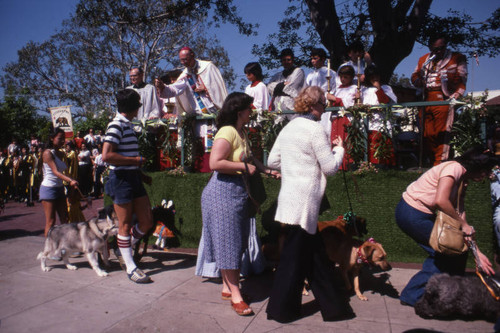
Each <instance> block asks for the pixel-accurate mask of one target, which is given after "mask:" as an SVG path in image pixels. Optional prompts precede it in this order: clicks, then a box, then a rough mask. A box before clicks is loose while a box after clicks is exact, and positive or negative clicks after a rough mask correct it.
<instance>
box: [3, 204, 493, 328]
mask: <svg viewBox="0 0 500 333" xmlns="http://www.w3.org/2000/svg"><path fill="white" fill-rule="evenodd" d="M14 205H21V204H12V203H9V204H8V205H7V209H6V211H4V212H3V214H2V215H1V216H0V239H2V241H0V253H1V256H0V297H1V299H2V302H1V303H0V320H1V322H0V332H34V331H36V332H56V333H57V332H92V333H95V332H167V331H168V332H180V331H184V332H198V331H205V332H226V331H229V332H245V331H247V332H269V331H281V332H307V331H315V332H318V331H319V332H326V331H336V332H408V331H412V332H417V331H418V332H422V331H424V332H425V331H427V332H493V324H492V323H488V322H485V321H470V322H467V321H460V320H453V321H439V320H425V319H421V318H420V317H418V316H417V315H415V313H414V311H413V308H410V307H407V306H402V305H400V303H399V300H398V295H399V291H401V289H402V288H403V287H404V285H405V284H406V283H407V281H408V280H409V278H410V277H411V276H412V275H413V274H415V272H416V270H415V269H403V268H393V269H392V270H391V271H389V272H386V273H378V274H371V273H370V272H369V271H368V270H366V271H364V273H363V275H362V276H361V283H362V289H364V290H365V291H364V294H365V295H366V296H367V297H368V299H369V301H368V302H362V301H360V300H358V299H357V298H356V297H355V296H352V297H351V306H352V307H353V310H354V312H355V313H356V318H354V319H351V320H345V321H340V322H323V321H322V319H321V315H320V313H319V311H318V306H317V304H316V302H315V301H314V297H313V296H312V294H311V295H310V296H305V297H303V302H304V306H303V314H304V317H303V318H302V319H300V320H298V321H295V322H293V323H290V324H280V323H277V322H275V321H270V320H267V318H266V313H265V308H266V305H267V300H268V294H269V290H270V288H271V285H272V274H271V273H266V274H263V275H261V276H258V277H252V278H249V279H247V280H246V281H243V282H242V285H243V292H244V293H245V294H247V295H249V297H250V298H251V306H252V308H253V310H254V311H255V315H254V316H252V317H239V316H237V315H236V314H235V313H234V311H233V310H232V309H231V306H230V302H229V301H224V300H222V299H221V298H220V292H221V286H220V285H218V284H216V283H213V282H208V281H206V280H204V279H202V278H200V277H197V276H195V275H194V269H195V264H196V257H195V256H194V255H192V254H187V253H172V252H164V251H151V252H150V255H148V256H146V257H144V258H143V260H142V261H141V263H140V266H141V267H142V268H143V269H144V270H145V271H146V272H147V273H148V274H149V275H150V276H151V277H152V278H153V280H154V283H152V284H149V285H137V284H134V283H132V282H130V281H129V280H128V279H127V276H126V274H125V273H124V272H123V271H121V270H120V268H119V265H118V263H117V261H116V259H115V258H114V256H112V265H111V268H110V269H108V272H110V275H109V276H108V277H104V278H100V277H98V276H97V275H96V274H95V272H94V271H93V270H92V269H91V268H90V266H89V264H88V263H87V261H86V260H85V259H84V258H83V257H80V258H75V259H70V261H71V262H72V263H76V265H77V266H78V267H79V269H78V270H77V271H70V270H68V269H66V268H65V267H64V265H63V264H62V262H55V261H48V264H49V265H50V266H52V267H53V270H52V271H50V272H47V273H45V272H42V271H41V269H40V263H39V261H37V260H36V256H37V254H38V252H40V251H41V250H42V248H43V244H44V238H43V233H42V234H40V233H39V231H40V230H41V228H42V229H43V219H42V220H41V221H42V222H41V224H40V222H39V221H40V220H39V218H40V214H39V212H38V213H36V212H34V211H35V210H40V209H41V205H40V204H39V203H37V204H36V205H35V207H29V208H26V207H24V208H23V209H22V210H20V211H16V208H15V207H14ZM97 205H98V203H97ZM95 206H96V203H95V204H94V208H96V207H95ZM18 208H19V209H20V207H18ZM11 213H12V214H11ZM14 215H16V216H14ZM41 216H42V217H43V212H42V215H41ZM23 226H24V227H28V229H27V230H25V229H23ZM11 230H16V231H17V232H13V231H11ZM22 230H25V231H24V232H22ZM16 235H17V236H16Z"/></svg>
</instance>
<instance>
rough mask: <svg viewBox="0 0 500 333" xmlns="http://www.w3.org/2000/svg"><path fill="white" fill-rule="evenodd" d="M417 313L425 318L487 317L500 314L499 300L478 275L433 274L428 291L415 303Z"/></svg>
mask: <svg viewBox="0 0 500 333" xmlns="http://www.w3.org/2000/svg"><path fill="white" fill-rule="evenodd" d="M415 313H416V314H417V315H419V316H420V317H423V318H447V317H448V318H459V319H472V318H474V319H485V320H488V321H496V320H497V319H498V318H500V301H496V300H495V299H494V298H493V297H492V295H491V294H490V293H489V291H488V290H487V289H486V286H485V285H484V284H483V283H482V282H481V280H480V279H479V277H478V276H476V275H469V276H450V275H448V274H436V275H433V276H432V277H431V278H430V279H429V282H428V283H427V286H426V287H425V293H424V295H423V296H422V298H420V299H419V300H418V302H417V303H416V304H415Z"/></svg>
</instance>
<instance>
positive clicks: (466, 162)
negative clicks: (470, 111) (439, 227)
mask: <svg viewBox="0 0 500 333" xmlns="http://www.w3.org/2000/svg"><path fill="white" fill-rule="evenodd" d="M483 150H484V149H483V148H482V147H475V148H472V149H470V150H468V151H467V152H465V153H464V154H463V155H462V156H460V157H458V158H456V159H455V160H454V161H449V162H444V163H441V164H439V165H437V166H435V167H433V168H432V169H430V170H429V171H427V172H426V173H424V174H423V175H422V176H421V177H420V178H419V179H417V180H416V181H414V182H413V183H411V184H410V185H409V186H408V188H407V189H406V191H405V192H404V193H403V197H402V199H401V201H400V202H399V204H398V206H397V207H396V222H397V224H398V226H399V227H400V228H401V230H403V232H405V233H406V234H407V235H408V236H410V237H411V238H413V240H415V241H416V242H417V243H418V245H420V247H422V248H423V249H424V250H425V251H426V252H427V253H428V254H429V257H428V258H427V259H426V260H425V261H424V264H423V266H422V270H421V271H420V272H418V273H417V274H416V275H415V276H413V277H412V278H411V279H410V281H409V282H408V284H407V285H406V287H405V288H404V290H403V291H402V292H401V296H400V297H399V299H400V300H401V304H404V305H410V306H414V305H415V303H416V302H417V301H418V299H419V298H420V297H421V296H422V295H423V293H424V290H425V285H426V284H427V281H428V280H429V279H430V277H431V276H432V275H434V274H437V273H448V274H450V275H463V274H464V272H465V264H466V261H467V254H463V255H460V256H445V255H442V254H439V253H436V252H435V251H434V250H433V249H432V248H431V247H430V246H429V237H430V234H431V231H432V227H433V226H434V220H435V211H436V209H440V210H442V211H443V212H445V213H446V214H448V215H450V216H451V217H453V218H455V219H458V220H459V221H461V223H462V230H463V232H464V233H465V234H466V235H468V236H469V237H470V236H472V235H473V234H474V228H473V227H472V226H471V225H469V224H468V223H467V219H466V216H465V211H464V210H463V207H464V198H465V190H466V188H467V184H468V182H469V181H470V180H473V181H481V180H483V179H484V178H485V177H487V176H488V175H489V173H490V171H491V168H492V167H493V166H494V165H495V164H496V163H497V161H496V159H495V158H494V157H493V156H492V155H489V154H486V153H484V152H483ZM462 182H463V190H462V193H461V194H460V197H458V188H459V186H460V183H462ZM457 200H458V202H459V203H460V205H459V207H460V209H459V210H458V212H457V211H456V210H455V207H457V205H456V203H457ZM478 253H479V258H480V261H481V267H483V269H484V271H485V273H487V274H493V273H494V272H493V269H492V266H491V263H490V261H489V260H488V258H487V257H486V256H485V255H484V254H483V253H482V252H481V251H479V249H478Z"/></svg>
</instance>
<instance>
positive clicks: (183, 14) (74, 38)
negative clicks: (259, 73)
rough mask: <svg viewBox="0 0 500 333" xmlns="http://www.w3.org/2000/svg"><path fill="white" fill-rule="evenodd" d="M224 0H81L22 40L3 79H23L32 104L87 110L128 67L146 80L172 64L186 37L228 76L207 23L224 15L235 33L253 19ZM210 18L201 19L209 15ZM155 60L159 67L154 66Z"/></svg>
mask: <svg viewBox="0 0 500 333" xmlns="http://www.w3.org/2000/svg"><path fill="white" fill-rule="evenodd" d="M231 4H232V0H215V1H214V0H201V1H199V0H198V1H194V0H188V1H181V0H140V1H139V0H81V1H80V3H79V4H78V5H77V6H76V11H75V13H74V14H73V15H71V17H70V19H68V20H66V21H64V22H63V25H62V28H61V29H60V31H59V32H58V33H57V34H55V35H54V36H52V37H51V38H50V39H49V40H47V41H45V42H43V43H33V42H30V43H28V44H27V45H26V46H25V47H23V48H22V49H21V50H20V51H19V52H18V54H19V58H18V61H17V62H14V63H10V64H8V65H7V66H6V67H5V68H4V71H5V72H6V75H5V77H4V78H3V85H4V87H5V86H7V85H8V84H10V85H14V86H16V87H24V88H25V89H26V90H27V91H29V92H30V94H31V97H32V98H33V99H34V100H35V101H36V102H37V103H38V105H39V107H40V109H42V110H46V107H48V106H53V105H54V104H55V103H58V104H73V105H74V106H76V110H77V113H78V115H79V116H85V117H91V116H92V115H93V114H95V113H98V112H101V110H109V109H110V108H111V107H112V106H113V104H114V98H113V94H114V92H115V91H116V90H117V89H119V88H123V87H125V86H126V85H127V82H128V71H129V70H130V68H131V67H132V66H139V67H141V68H142V69H143V70H144V72H145V73H146V74H147V79H149V80H152V79H153V78H154V77H156V76H158V75H160V74H161V72H162V70H163V69H166V68H174V67H177V66H179V65H180V64H179V62H178V57H177V52H178V50H179V49H180V48H181V47H182V46H186V45H189V46H191V47H192V48H193V49H194V50H195V51H196V53H197V56H198V57H200V58H206V59H210V60H212V61H214V62H215V63H216V64H217V65H218V66H219V68H220V69H221V71H222V73H223V75H224V77H225V79H226V81H227V82H228V83H229V84H231V83H232V82H233V80H234V77H235V75H234V72H233V70H232V68H231V67H230V65H229V59H228V56H227V53H226V52H225V51H224V49H223V48H222V47H221V45H220V44H219V41H218V40H217V39H216V38H215V37H214V36H211V35H209V34H208V33H207V32H206V31H207V25H209V24H214V23H215V24H218V23H220V22H229V23H233V24H234V25H236V26H237V28H238V29H239V31H240V33H242V34H247V35H249V34H251V33H253V28H254V26H253V25H252V24H247V23H244V22H243V21H242V20H241V17H239V16H238V14H237V11H236V8H235V7H234V6H232V5H231ZM210 15H211V16H212V20H210V22H212V23H206V22H207V19H208V18H209V16H210ZM160 68H161V70H160Z"/></svg>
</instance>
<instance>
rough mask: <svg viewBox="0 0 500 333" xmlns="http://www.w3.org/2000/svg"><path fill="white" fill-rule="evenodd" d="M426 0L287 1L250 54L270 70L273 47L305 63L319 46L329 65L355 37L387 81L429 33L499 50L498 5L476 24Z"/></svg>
mask: <svg viewBox="0 0 500 333" xmlns="http://www.w3.org/2000/svg"><path fill="white" fill-rule="evenodd" d="M431 4H432V0H397V1H396V0H354V1H342V2H341V3H340V4H337V3H336V1H334V0H290V5H289V7H288V9H287V10H286V12H285V18H284V19H283V20H281V21H280V22H279V24H278V25H279V32H278V33H274V34H271V35H270V36H269V39H268V42H267V43H265V44H264V45H260V46H257V45H255V46H254V50H253V53H254V54H255V55H257V56H259V57H260V61H261V62H262V63H264V64H265V65H266V66H267V67H269V68H276V67H278V66H279V62H278V61H276V60H273V59H276V58H277V55H278V53H279V50H280V49H281V48H284V47H292V48H294V49H295V51H296V53H297V55H298V63H299V64H301V65H304V64H308V62H309V61H308V59H309V57H308V54H309V51H310V50H311V48H313V47H317V46H318V45H320V44H322V45H323V46H324V47H325V48H326V49H327V50H328V52H329V54H330V58H331V61H332V65H333V68H337V67H338V66H339V65H340V64H341V63H342V62H343V61H344V60H345V58H346V48H347V45H348V44H349V43H351V42H353V41H355V40H361V41H362V42H363V43H364V44H365V45H366V47H367V50H368V52H369V53H370V55H371V56H372V59H373V61H374V62H375V63H376V64H377V66H378V67H379V68H380V70H381V72H382V73H384V77H383V80H384V81H386V82H387V81H388V80H389V78H390V77H391V75H392V73H393V72H394V70H395V68H396V67H397V65H398V64H399V63H400V62H401V61H402V60H403V59H404V58H406V57H407V56H408V55H409V54H410V53H411V52H412V50H413V47H414V45H415V42H418V43H421V44H423V45H427V43H428V39H429V37H430V36H432V35H435V34H437V33H445V34H447V35H448V37H449V41H450V46H451V47H454V48H457V49H459V50H460V51H462V52H465V53H468V54H470V55H472V54H473V53H474V52H476V53H477V54H478V55H479V56H481V55H486V56H490V57H495V56H497V55H498V54H499V50H500V37H499V36H498V30H499V27H500V25H499V24H498V22H499V19H500V8H499V9H497V10H496V11H495V12H494V13H492V16H491V17H490V18H489V19H488V20H486V21H484V22H479V23H476V22H474V21H473V19H472V17H471V16H469V15H467V14H466V13H458V12H457V11H452V10H450V11H449V12H448V14H447V16H442V17H440V16H436V15H434V14H433V13H431V12H430V11H429V9H430V7H431Z"/></svg>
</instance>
